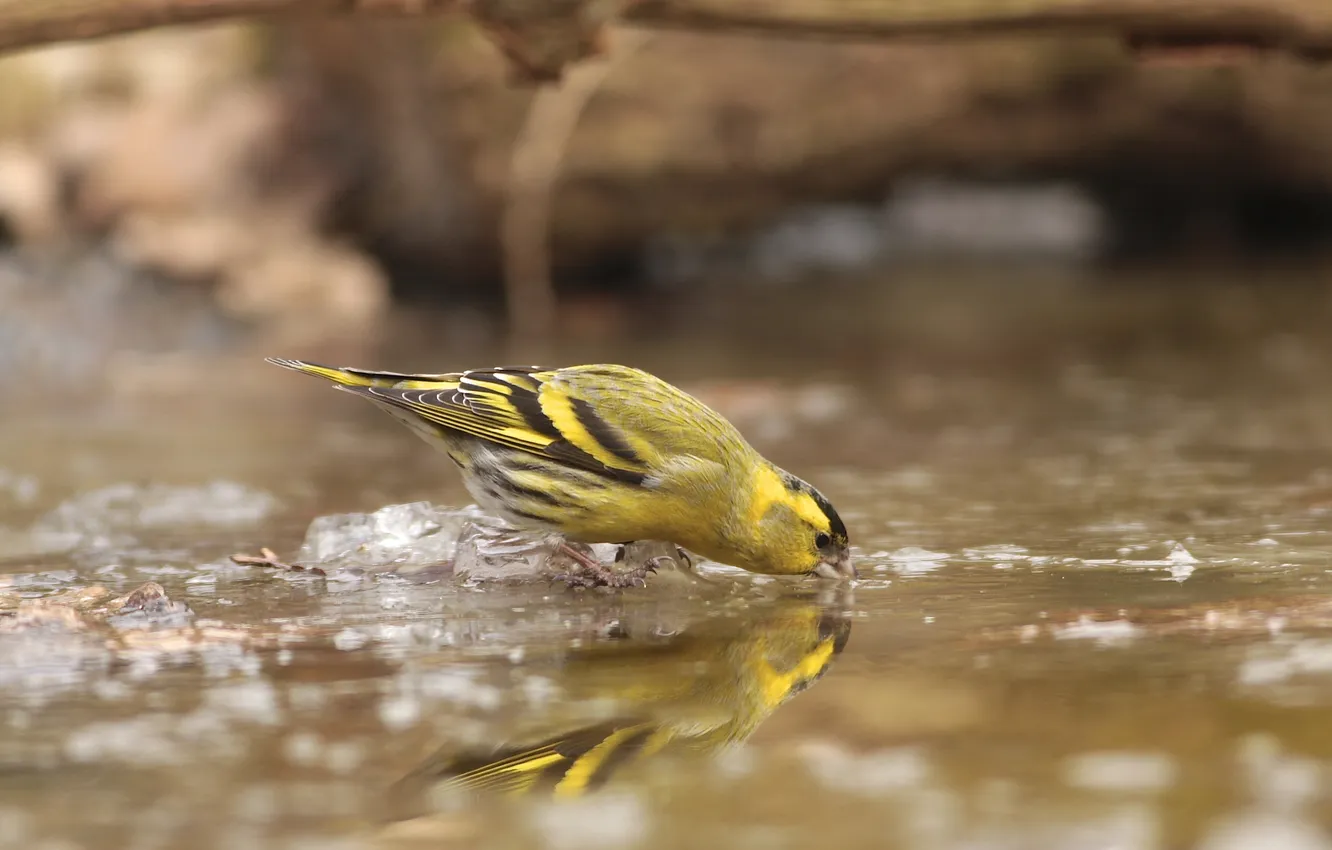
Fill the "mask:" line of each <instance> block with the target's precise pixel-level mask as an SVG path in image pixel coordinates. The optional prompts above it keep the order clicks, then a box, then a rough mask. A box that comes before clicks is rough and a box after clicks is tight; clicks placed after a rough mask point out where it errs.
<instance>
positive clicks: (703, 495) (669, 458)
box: [267, 357, 857, 587]
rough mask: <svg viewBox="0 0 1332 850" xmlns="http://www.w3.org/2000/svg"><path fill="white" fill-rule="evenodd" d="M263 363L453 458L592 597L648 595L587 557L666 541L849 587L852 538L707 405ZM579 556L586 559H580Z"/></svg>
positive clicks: (516, 372) (638, 385) (503, 516)
mask: <svg viewBox="0 0 1332 850" xmlns="http://www.w3.org/2000/svg"><path fill="white" fill-rule="evenodd" d="M267 361H268V362H269V363H272V364H274V365H277V366H281V367H284V368H286V369H292V370H295V371H297V372H302V373H304V374H307V375H313V376H316V377H321V378H324V379H327V380H329V381H332V382H333V385H334V386H335V387H336V388H337V389H339V390H342V391H345V392H349V393H351V394H353V395H358V396H361V397H362V398H364V399H366V400H368V401H370V402H372V403H374V404H375V405H377V406H378V407H380V408H381V409H383V410H384V411H386V412H387V413H389V414H390V415H392V416H393V417H394V418H395V419H397V420H398V421H399V422H401V423H402V424H404V425H405V426H407V428H408V429H410V430H411V431H412V432H413V433H415V434H417V435H418V436H419V437H421V438H422V439H424V440H425V441H426V442H428V443H430V444H431V445H433V446H435V447H436V448H438V449H441V450H443V452H444V453H445V454H446V455H448V457H449V458H450V459H452V461H453V462H454V463H455V464H456V465H457V466H458V468H459V469H460V470H461V473H462V479H463V484H464V486H466V488H467V490H468V492H469V493H470V494H471V496H472V497H473V498H474V499H475V500H476V502H477V504H478V505H479V506H480V507H481V509H482V510H483V511H485V512H486V513H487V514H489V515H492V516H494V517H496V518H497V519H499V520H500V521H501V522H503V523H505V524H506V525H508V526H511V527H513V528H515V529H518V530H522V531H531V532H539V533H543V534H552V535H555V536H557V537H558V539H560V540H561V543H560V546H561V551H562V552H563V553H564V554H566V555H567V556H569V557H570V558H571V559H572V560H573V561H574V562H575V563H576V564H577V565H578V566H579V567H580V569H579V571H578V575H576V576H572V577H570V576H566V577H565V578H567V579H569V580H570V583H571V584H575V585H581V586H585V587H594V586H612V587H627V586H631V585H639V584H643V583H645V581H646V574H647V573H648V572H651V571H654V569H655V564H653V563H648V564H645V565H642V566H640V567H637V568H635V569H633V570H628V571H622V572H621V571H616V570H614V569H612V568H610V567H607V566H606V565H604V564H601V563H600V562H599V561H598V560H597V559H596V558H594V557H593V556H592V555H591V554H590V550H588V549H587V548H586V546H587V544H592V543H618V544H625V543H629V542H633V541H637V540H663V541H668V542H671V543H674V544H676V545H677V546H679V547H681V548H683V549H685V550H687V551H689V552H693V553H696V554H699V555H702V556H704V557H706V558H709V559H712V560H713V561H716V562H719V563H722V564H728V565H731V566H735V567H739V568H741V569H744V570H748V571H750V572H754V573H761V574H766V575H788V576H798V575H817V576H821V577H824V578H829V579H835V580H847V579H853V578H856V577H857V574H856V570H855V567H854V565H853V564H852V563H851V555H850V542H849V539H848V535H847V529H846V525H845V523H843V521H842V519H841V517H840V516H839V515H838V513H837V511H836V510H835V509H834V508H833V506H832V503H830V502H829V501H828V499H827V498H825V497H824V495H823V494H822V493H820V492H819V491H818V490H817V489H815V488H814V487H813V486H812V485H810V484H809V483H807V482H806V481H804V480H803V479H800V478H798V477H796V476H795V475H792V474H791V473H789V472H787V471H786V470H784V469H781V468H779V467H777V466H776V465H774V464H773V463H772V462H770V461H768V460H767V459H766V458H764V457H763V456H762V455H761V454H759V452H758V451H757V450H756V449H754V448H753V446H751V445H750V444H749V443H748V442H747V441H746V440H745V438H744V437H743V436H742V435H741V434H740V432H739V430H737V429H736V427H735V426H734V425H732V424H731V423H730V422H729V421H727V420H726V419H725V417H723V416H722V415H721V414H719V413H717V412H716V411H715V410H713V409H712V408H710V407H708V406H707V405H706V404H704V403H703V402H702V401H700V400H698V399H697V398H695V397H693V396H692V395H690V394H688V393H686V392H685V391H683V390H681V389H679V388H678V387H675V386H673V385H672V384H670V383H667V382H666V381H664V380H662V379H661V378H658V377H656V376H654V375H651V374H649V373H647V372H645V371H643V370H641V369H637V368H634V367H630V366H621V365H616V364H605V363H602V364H589V365H580V366H567V367H563V368H556V369H547V368H543V367H539V366H509V367H494V368H485V369H471V370H467V371H462V372H447V373H439V374H414V373H405V372H384V371H374V370H369V369H360V368H351V367H333V366H322V365H319V364H316V363H308V362H305V361H302V360H291V359H284V358H276V357H272V358H267ZM578 544H581V545H582V547H583V548H580V547H579V545H578Z"/></svg>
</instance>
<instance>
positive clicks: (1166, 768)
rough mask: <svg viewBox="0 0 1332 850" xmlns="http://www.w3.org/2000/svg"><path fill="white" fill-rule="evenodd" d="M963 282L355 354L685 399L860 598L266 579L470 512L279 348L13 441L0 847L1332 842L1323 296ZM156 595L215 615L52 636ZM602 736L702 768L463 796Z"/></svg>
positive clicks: (456, 494)
mask: <svg viewBox="0 0 1332 850" xmlns="http://www.w3.org/2000/svg"><path fill="white" fill-rule="evenodd" d="M932 283H933V281H931V280H928V279H922V280H920V281H915V282H913V281H907V282H900V283H897V284H895V285H894V286H893V287H880V288H879V289H877V290H875V293H874V294H864V293H858V292H856V291H855V290H853V289H851V288H845V289H840V288H839V289H833V288H825V289H821V290H818V293H819V294H818V297H817V298H816V299H815V300H814V301H813V302H812V303H811V302H810V300H809V297H808V293H809V290H805V292H806V295H805V297H804V298H803V300H800V301H795V300H794V299H790V300H791V301H792V302H794V303H785V304H777V305H776V306H774V307H772V308H771V309H770V311H763V312H762V314H760V311H759V310H758V308H756V307H755V306H753V305H754V303H755V302H754V301H752V300H751V301H749V302H747V303H746V302H744V301H743V300H739V304H740V306H737V303H736V302H728V301H721V302H718V301H717V300H715V299H713V300H710V301H709V302H708V303H707V304H679V305H676V306H675V307H671V306H670V305H669V304H659V305H656V308H654V309H653V310H651V311H647V313H646V314H648V315H651V316H653V317H654V318H653V322H655V323H656V324H655V325H654V324H653V323H650V322H646V321H641V320H640V321H637V322H629V321H627V320H626V321H625V322H624V323H622V324H618V325H617V327H619V328H620V330H619V332H618V333H615V332H608V333H607V334H606V335H605V336H604V337H602V338H600V339H596V340H583V341H580V342H577V343H571V344H567V345H564V346H560V347H557V348H552V349H550V350H540V349H537V348H535V347H531V346H522V345H519V346H514V347H509V348H504V347H501V346H499V345H493V344H484V343H477V342H476V341H475V340H474V339H451V338H448V337H446V341H443V342H441V341H440V339H439V337H438V336H437V334H438V329H439V328H440V327H441V323H440V322H437V321H435V320H433V319H429V320H427V319H422V318H419V317H418V318H416V319H411V320H408V319H404V320H401V323H400V325H399V326H398V327H397V332H395V333H394V334H393V335H392V342H390V343H388V344H386V345H384V346H383V347H382V348H381V350H379V351H376V352H371V353H370V354H368V355H367V356H368V357H370V358H371V359H370V360H369V361H366V360H365V359H364V358H362V359H361V360H360V362H358V363H357V364H355V365H368V366H383V367H386V368H403V369H411V368H418V367H419V368H421V369H441V368H448V367H453V366H468V365H481V364H484V363H489V362H494V361H500V360H503V361H532V360H541V361H546V362H567V361H572V360H591V359H608V360H621V361H629V362H633V363H636V364H638V365H642V366H644V367H647V368H650V369H652V370H654V371H656V372H658V373H659V374H662V375H663V376H664V377H667V378H668V379H671V380H674V381H676V382H677V383H680V384H682V385H684V386H685V387H686V388H688V389H691V390H695V391H697V392H698V393H699V394H700V395H701V396H703V397H704V398H705V399H707V400H709V401H710V402H712V403H714V404H715V405H716V406H717V407H719V408H720V409H721V410H722V411H723V412H724V413H726V414H727V415H729V416H731V417H732V418H733V419H734V420H735V421H736V422H737V424H739V425H740V427H741V428H742V430H744V431H745V432H746V433H747V434H750V435H751V436H752V438H753V440H754V442H755V443H756V444H757V445H758V446H759V447H760V448H761V449H762V450H763V451H764V452H765V453H767V454H768V455H769V456H770V457H772V458H773V459H774V460H775V461H777V462H778V463H780V464H782V465H784V466H787V467H788V468H791V469H792V470H793V471H796V472H798V473H799V474H802V475H803V476H805V477H807V478H809V479H811V480H812V481H814V482H815V483H817V484H818V485H819V486H820V487H821V488H822V489H823V490H824V491H825V493H826V494H827V495H828V496H829V497H830V498H831V499H832V500H833V501H834V503H835V504H837V505H838V506H839V509H840V510H841V512H842V514H843V517H844V519H845V520H846V522H847V524H848V526H849V527H850V529H851V532H852V536H853V542H854V543H855V544H856V545H857V547H858V555H857V561H858V564H859V567H860V570H861V574H862V580H861V581H860V582H858V583H857V584H856V585H855V586H854V587H853V588H851V589H850V590H849V593H848V592H841V591H835V590H833V589H831V588H829V587H827V586H825V585H822V584H821V583H819V582H817V581H814V580H806V581H786V580H768V579H762V578H756V577H751V576H746V575H739V574H736V573H734V572H732V571H728V570H723V569H720V568H713V567H710V566H705V568H704V570H703V573H704V577H705V579H707V580H706V581H705V582H703V583H702V584H687V583H686V584H681V583H676V582H669V581H662V582H654V583H653V584H652V585H651V586H649V587H648V588H646V589H634V590H626V591H617V592H582V591H571V590H565V589H562V588H560V587H558V586H550V585H549V584H547V583H535V584H530V585H527V586H461V587H459V586H455V585H453V584H452V583H450V582H448V581H447V580H444V581H441V580H439V578H438V577H437V576H435V577H432V576H430V575H424V576H422V575H415V576H407V577H395V576H389V575H378V576H374V575H372V576H355V575H340V574H337V573H330V574H329V575H327V576H318V575H314V574H311V573H309V572H305V573H293V572H284V571H280V570H276V569H267V568H262V567H242V566H238V565H236V564H234V563H232V562H230V561H229V559H228V556H229V555H230V554H232V553H235V552H255V551H257V550H258V549H259V548H260V547H262V546H269V547H272V548H273V549H275V550H277V551H278V553H279V554H281V555H284V556H287V557H292V556H294V555H295V553H296V552H297V547H298V545H299V544H300V542H301V539H302V536H303V534H304V532H305V529H306V526H307V525H308V523H309V522H310V520H311V519H313V518H314V517H316V516H320V515H326V514H330V513H338V512H345V511H371V510H375V509H377V508H380V507H382V506H384V505H388V504H395V503H405V502H410V501H415V500H420V499H426V500H430V501H432V502H435V503H437V504H444V505H462V504H464V503H465V497H464V493H463V491H462V489H461V487H460V486H459V485H458V483H457V481H456V479H455V478H454V477H453V475H452V473H451V471H450V469H449V466H448V463H447V461H446V460H445V459H444V458H442V457H436V456H435V455H433V454H431V453H430V451H429V450H428V449H427V448H426V447H425V446H424V444H422V443H420V442H419V441H417V440H416V439H415V438H413V437H411V436H410V435H409V434H407V433H406V432H405V431H403V430H402V429H400V428H399V427H398V426H396V425H395V424H394V423H393V422H392V421H390V420H389V419H388V418H387V417H383V416H382V414H379V413H377V412H376V411H374V410H373V409H370V408H369V406H362V405H358V404H356V403H355V400H354V399H350V398H347V397H345V396H343V395H340V394H336V393H330V392H327V390H325V389H324V388H322V387H321V386H319V384H318V383H317V382H315V381H312V380H309V379H306V378H302V377H300V376H294V375H291V374H289V373H285V372H281V371H280V370H276V369H271V368H266V367H262V365H255V364H254V360H255V357H254V356H253V355H252V354H246V355H244V356H241V355H239V354H238V355H236V356H235V357H234V358H231V359H224V358H221V357H217V356H215V355H210V358H211V359H206V360H205V359H201V360H199V361H198V363H197V364H196V365H195V366H191V365H190V364H189V363H186V365H184V366H182V365H180V364H179V363H176V364H174V366H173V373H172V378H171V380H165V379H164V380H163V381H162V382H161V383H160V385H159V384H156V383H154V382H153V381H151V380H150V381H147V382H145V381H143V380H138V381H134V382H129V383H131V384H132V385H133V387H134V389H133V391H123V392H122V393H121V394H119V395H118V394H116V393H114V392H106V393H102V394H96V393H94V394H91V395H90V396H83V395H80V396H78V397H75V398H69V397H66V398H62V399H57V400H56V401H57V402H59V403H53V404H50V405H47V406H39V405H37V404H36V403H34V404H33V405H32V406H25V407H24V409H23V411H22V413H23V415H22V416H17V415H15V416H6V417H5V419H4V421H3V422H2V423H0V511H2V512H0V612H3V611H4V610H5V607H4V604H3V600H4V599H6V598H7V599H8V600H9V605H10V606H11V607H10V609H9V610H13V606H16V605H27V606H29V607H27V608H23V609H20V614H18V615H14V614H8V615H6V614H4V613H0V846H14V847H61V848H66V847H86V848H112V847H116V848H119V847H135V848H156V847H192V848H194V847H197V848H210V847H219V848H223V847H225V848H232V847H234V848H307V847H337V848H342V847H346V848H353V847H355V848H361V847H375V848H377V847H385V848H388V847H417V846H421V847H424V846H431V847H441V846H443V847H454V846H456V847H531V846H543V847H552V848H564V847H571V848H572V847H577V848H580V850H586V848H596V847H617V848H618V847H676V846H679V847H685V846H690V847H692V846H722V845H724V846H735V847H746V846H763V847H805V846H813V845H815V844H816V843H817V845H818V846H866V847H869V846H873V847H900V848H930V850H934V849H935V848H968V849H969V850H971V848H977V849H978V850H979V848H1005V850H1006V848H1051V849H1052V850H1080V849H1081V848H1111V847H1115V848H1146V849H1149V848H1192V847H1200V848H1207V850H1218V848H1225V850H1229V848H1242V847H1243V848H1248V847H1260V846H1261V847H1272V848H1301V850H1302V849H1303V848H1323V847H1332V833H1330V832H1329V830H1332V814H1330V813H1332V805H1330V804H1332V784H1329V783H1332V734H1329V732H1328V729H1329V725H1330V724H1332V595H1329V592H1328V591H1329V588H1330V587H1332V577H1330V576H1329V572H1328V571H1329V568H1332V536H1329V524H1330V523H1332V514H1330V512H1332V357H1329V354H1332V351H1330V350H1329V349H1332V342H1330V341H1329V339H1328V337H1327V334H1326V333H1325V331H1324V328H1326V327H1327V326H1328V320H1329V319H1330V318H1332V298H1329V297H1328V296H1327V295H1326V294H1325V293H1324V292H1323V291H1321V290H1314V289H1313V288H1311V287H1304V288H1298V289H1297V288H1293V287H1288V286H1279V285H1268V286H1260V285H1257V283H1259V282H1254V281H1245V282H1239V283H1236V284H1234V285H1225V284H1215V283H1214V282H1213V285H1211V286H1209V287H1207V288H1205V289H1193V288H1190V287H1188V286H1186V285H1184V284H1181V283H1179V282H1178V281H1172V280H1168V279H1166V277H1165V276H1162V279H1161V280H1159V281H1146V280H1137V281H1134V282H1133V285H1126V284H1125V282H1123V281H1117V280H1075V279H1070V278H1065V277H1061V276H1058V275H1043V276H1042V275H1033V276H1031V277H1029V278H1025V279H1021V280H1019V279H1013V280H1004V279H999V278H998V277H997V276H995V275H990V276H982V277H975V278H973V279H969V280H966V279H964V280H950V281H949V283H950V287H948V288H944V287H937V288H936V287H935V286H933V285H932ZM776 297H779V298H786V297H787V296H781V295H780V294H777V296H776ZM765 332H775V334H774V336H775V339H772V340H766V341H765V339H764V338H763V336H764V333H765ZM263 353H271V354H290V355H294V356H308V357H310V358H311V359H318V357H319V352H313V351H310V352H305V351H302V352H263ZM329 356H330V357H331V359H333V360H342V359H345V358H344V357H340V356H338V355H336V354H333V355H329ZM201 366H207V367H208V368H207V370H204V369H202V368H197V367H201ZM196 368H197V371H194V372H191V371H190V370H191V369H196ZM115 386H122V387H123V386H125V382H122V383H120V384H115ZM147 581H153V582H157V583H159V584H160V585H161V586H162V587H163V588H164V589H165V591H166V593H167V595H168V597H169V598H170V599H171V600H172V601H173V602H176V603H184V604H185V605H187V606H188V608H189V609H190V610H191V611H192V612H193V616H192V617H188V616H186V617H184V618H183V619H182V617H181V616H179V612H177V613H176V614H172V615H171V616H164V615H160V614H159V615H150V614H142V613H139V614H135V613H129V614H122V615H119V616H116V617H109V618H108V617H104V616H102V615H101V614H98V613H97V612H96V611H95V610H92V609H89V610H87V611H85V612H83V613H80V614H77V615H71V616H68V617H64V618H63V619H61V618H55V617H47V618H45V619H43V618H41V617H36V616H33V615H31V614H30V613H29V614H28V615H27V617H26V619H24V617H25V614H24V613H23V612H25V611H26V612H30V611H31V610H32V609H31V606H32V603H33V601H34V600H40V599H47V600H50V599H52V598H55V599H57V600H59V599H68V598H69V597H68V594H69V592H70V591H72V590H78V589H81V588H87V587H89V586H94V585H98V586H104V587H106V588H107V589H108V590H109V591H110V592H111V593H114V594H120V593H125V592H126V591H129V590H131V589H132V588H134V587H136V586H138V585H140V584H142V583H143V582H147ZM61 593H64V594H66V596H64V597H57V596H55V595H56V594H61ZM62 610H71V609H62ZM6 618H7V619H6ZM848 628H849V635H843V636H845V637H846V638H847V639H846V642H845V646H844V648H843V649H841V651H840V652H838V653H836V654H835V656H828V657H825V656H827V652H828V648H827V647H828V644H826V642H825V641H826V640H827V639H828V636H829V635H830V634H832V633H833V632H834V631H835V630H836V629H843V630H845V629H848ZM830 629H831V630H833V631H830ZM820 652H822V653H824V655H819V653H820ZM809 658H817V659H819V661H818V663H817V664H814V666H813V667H809V668H808V669H805V668H801V667H800V665H801V664H802V663H804V660H806V659H809ZM829 659H830V664H828V666H827V669H826V673H825V674H824V675H822V676H821V677H820V678H818V679H817V680H815V681H812V682H808V683H806V682H804V681H801V682H800V684H801V685H806V687H805V689H804V690H803V692H800V693H798V694H797V695H795V696H794V697H793V698H792V699H791V700H790V701H789V702H786V703H785V704H782V705H780V706H779V707H776V708H775V710H772V706H771V705H770V703H771V702H772V701H775V696H781V695H783V693H784V692H782V693H778V691H780V688H777V685H775V684H774V682H779V683H781V682H784V683H785V684H787V685H789V684H792V682H794V678H792V677H793V676H794V674H792V675H791V676H789V677H787V678H786V679H783V675H785V674H786V673H788V672H790V671H794V670H797V669H798V668H799V669H805V672H814V671H816V668H817V669H822V668H821V667H820V665H821V664H822V663H823V661H826V660H829ZM765 665H766V666H765ZM795 678H800V677H795ZM774 688H777V691H774V690H773V689H774ZM774 695H775V696H774ZM769 697H773V699H770V698H769ZM607 720H610V721H615V720H624V721H626V722H628V721H634V722H641V723H644V724H647V726H648V727H650V728H653V729H669V730H672V733H671V734H672V736H673V738H672V746H668V747H664V748H663V749H662V750H661V751H660V752H659V753H656V754H654V755H652V756H651V757H645V758H642V759H638V760H629V761H626V762H625V763H624V764H621V765H619V766H617V767H616V768H615V769H613V770H607V771H606V773H605V774H604V775H600V774H599V775H596V776H594V777H593V779H595V780H596V781H595V782H591V783H590V784H592V785H598V786H599V787H598V788H597V790H595V791H593V792H592V793H588V794H582V795H574V796H567V795H563V794H561V793H558V792H551V791H544V792H543V791H541V790H540V789H536V790H535V791H534V792H533V793H531V794H529V795H526V796H523V797H520V798H517V799H507V798H492V797H490V796H485V795H483V796H481V797H479V798H475V799H468V800H466V801H464V802H463V803H462V804H461V805H460V804H459V801H458V799H457V798H456V797H454V796H452V795H449V794H445V793H442V792H441V790H440V788H439V785H438V783H437V782H434V781H432V779H431V777H432V776H434V774H432V771H435V773H438V771H440V770H442V769H443V768H444V766H446V765H448V764H449V763H450V759H453V758H458V757H465V756H467V755H469V754H472V753H478V752H485V751H488V750H490V749H493V748H496V747H500V746H503V745H505V744H510V743H515V742H521V741H534V740H539V739H541V738H543V737H549V736H551V735H555V734H559V733H562V732H569V731H573V730H578V729H581V728H584V727H587V726H589V725H591V724H596V723H599V722H605V721H607ZM744 736H748V737H746V738H745V740H744V741H743V742H742V743H740V744H739V745H737V746H733V747H729V748H722V747H720V746H718V741H719V739H721V738H725V737H734V738H740V737H744ZM436 778H437V777H436ZM43 842H45V843H43Z"/></svg>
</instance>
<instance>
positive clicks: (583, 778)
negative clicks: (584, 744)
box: [555, 726, 645, 797]
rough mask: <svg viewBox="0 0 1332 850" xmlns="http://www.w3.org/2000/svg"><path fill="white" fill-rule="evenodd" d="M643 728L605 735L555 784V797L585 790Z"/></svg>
mask: <svg viewBox="0 0 1332 850" xmlns="http://www.w3.org/2000/svg"><path fill="white" fill-rule="evenodd" d="M644 728H645V727H644V726H627V727H625V728H624V729H617V730H616V731H614V732H612V733H611V734H609V735H607V736H606V738H605V740H603V741H602V742H601V743H600V744H597V745H596V746H595V747H593V748H592V749H590V750H588V751H587V752H586V753H585V754H583V755H582V756H580V757H579V758H578V759H577V760H576V761H575V762H574V763H573V764H572V765H570V766H569V769H568V770H567V771H565V774H564V777H563V778H562V779H561V780H560V781H559V782H557V783H555V796H556V797H576V796H577V795H579V794H581V793H582V792H583V791H585V790H587V786H588V783H589V782H591V781H592V777H594V776H596V774H597V770H598V769H600V767H601V766H602V765H603V764H604V763H605V762H606V759H608V758H609V757H610V755H611V753H613V752H615V750H616V748H618V747H619V746H620V745H621V744H623V743H624V742H625V741H626V740H628V739H630V738H633V737H635V736H636V735H638V734H639V733H640V732H642V731H643V729H644Z"/></svg>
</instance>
